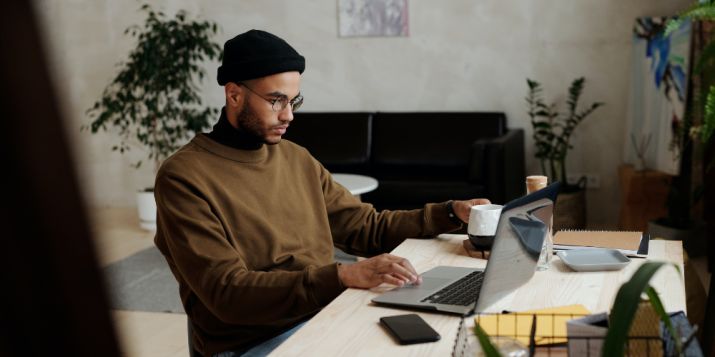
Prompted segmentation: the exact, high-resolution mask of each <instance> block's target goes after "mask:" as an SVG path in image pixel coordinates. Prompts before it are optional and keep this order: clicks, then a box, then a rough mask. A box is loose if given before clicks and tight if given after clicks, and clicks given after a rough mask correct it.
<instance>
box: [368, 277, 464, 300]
mask: <svg viewBox="0 0 715 357" xmlns="http://www.w3.org/2000/svg"><path fill="white" fill-rule="evenodd" d="M451 281H452V280H451V279H440V278H422V284H419V285H417V284H414V283H407V284H405V285H403V286H401V287H397V288H394V289H392V290H390V291H388V292H385V293H384V294H382V295H380V296H378V297H376V298H374V299H372V301H374V302H384V303H395V304H405V303H408V304H412V303H417V302H419V301H420V300H421V299H424V298H426V297H427V296H429V295H430V294H431V293H433V292H436V291H437V290H439V288H441V287H444V286H446V285H447V284H449V283H450V282H451Z"/></svg>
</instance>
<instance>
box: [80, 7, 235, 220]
mask: <svg viewBox="0 0 715 357" xmlns="http://www.w3.org/2000/svg"><path fill="white" fill-rule="evenodd" d="M141 10H143V11H145V12H146V13H147V19H146V21H145V23H144V26H143V27H141V26H138V25H134V26H131V27H129V28H127V29H126V31H124V34H125V35H126V34H131V36H133V37H137V39H138V42H137V44H136V47H134V49H133V50H132V51H131V52H130V53H129V58H128V59H127V60H126V62H124V63H122V64H120V71H119V73H118V74H117V76H116V77H115V78H114V79H113V80H112V81H111V82H110V83H109V85H107V87H106V88H105V89H104V92H103V94H102V97H101V99H99V100H98V101H97V102H96V103H94V106H93V107H91V108H89V109H88V110H87V114H88V116H89V117H90V118H91V119H92V122H91V123H90V124H88V125H83V126H82V130H91V131H92V133H93V134H94V133H97V132H98V131H99V129H104V131H107V126H108V125H111V126H114V127H116V128H115V130H116V131H114V132H115V133H118V134H119V136H120V138H121V142H120V144H119V145H116V146H114V147H112V150H114V151H119V152H120V153H124V152H125V151H128V150H129V149H130V147H131V146H136V147H139V148H142V149H144V150H146V151H148V159H149V160H150V161H152V163H153V165H154V174H156V171H157V170H158V169H159V165H160V164H161V161H162V160H163V159H165V158H167V157H168V156H169V155H171V154H172V153H173V152H174V151H176V150H177V149H179V148H180V147H181V146H182V145H183V144H184V140H185V139H190V138H191V137H192V136H193V135H194V133H197V132H201V131H202V130H203V129H206V128H209V122H208V120H209V118H214V117H216V116H217V115H218V109H216V108H210V107H203V106H202V101H201V97H200V96H199V94H198V87H197V85H196V84H195V83H194V80H195V79H198V80H199V81H201V80H202V79H203V77H204V76H205V75H206V71H205V70H204V69H203V68H201V67H200V66H199V65H198V63H199V62H200V61H203V60H204V57H206V58H208V59H210V60H213V59H214V58H216V59H218V60H219V61H220V60H221V57H222V56H223V51H222V50H221V46H220V45H218V44H217V43H214V42H212V41H211V37H212V36H214V35H215V34H216V28H217V26H216V23H215V22H211V21H200V22H199V21H190V20H188V19H187V14H186V12H185V11H183V10H181V11H179V12H177V14H176V16H175V17H174V18H173V19H171V18H167V17H166V15H164V13H162V12H155V11H153V10H152V8H151V7H150V6H149V5H143V6H142V7H141ZM197 77H198V78H197ZM141 164H142V161H141V160H140V161H139V162H137V163H136V164H132V167H134V168H139V167H140V166H141ZM138 208H139V217H140V219H141V220H142V227H143V228H145V229H156V222H155V221H156V203H155V201H154V189H153V187H150V188H146V189H143V190H140V192H139V194H138Z"/></svg>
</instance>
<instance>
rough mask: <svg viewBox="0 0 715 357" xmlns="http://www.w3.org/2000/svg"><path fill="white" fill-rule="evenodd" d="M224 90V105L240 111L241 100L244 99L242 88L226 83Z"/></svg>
mask: <svg viewBox="0 0 715 357" xmlns="http://www.w3.org/2000/svg"><path fill="white" fill-rule="evenodd" d="M224 90H225V91H226V105H227V106H230V107H233V108H235V109H240V108H241V107H242V106H243V100H244V98H245V96H244V91H243V87H241V86H239V85H238V84H236V83H233V82H228V83H226V86H225V87H224Z"/></svg>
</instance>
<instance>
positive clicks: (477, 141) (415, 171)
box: [283, 112, 526, 210]
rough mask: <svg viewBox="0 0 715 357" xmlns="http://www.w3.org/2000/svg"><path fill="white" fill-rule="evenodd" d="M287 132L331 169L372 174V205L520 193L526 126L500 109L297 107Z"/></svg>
mask: <svg viewBox="0 0 715 357" xmlns="http://www.w3.org/2000/svg"><path fill="white" fill-rule="evenodd" d="M294 116H295V119H294V120H293V121H292V122H291V124H290V127H289V128H288V130H287V132H286V134H285V135H284V136H283V138H284V139H287V140H290V141H293V142H295V143H297V144H298V145H301V146H303V147H305V148H306V149H308V151H309V152H310V153H311V154H312V155H313V157H315V158H316V159H317V160H318V161H319V162H320V163H322V164H323V166H325V168H327V169H328V170H329V171H330V172H333V173H354V174H361V175H367V176H371V177H374V178H376V179H377V180H378V182H379V187H378V188H377V189H376V190H375V191H373V192H370V193H366V194H363V195H362V200H363V201H364V202H368V203H371V204H373V205H374V206H375V208H376V209H377V210H382V209H390V210H395V209H413V208H420V207H423V206H424V204H426V203H429V202H443V201H447V200H450V199H457V200H462V199H471V198H488V199H489V200H491V201H492V202H493V203H498V204H504V203H506V202H508V201H510V200H513V199H515V198H517V197H520V196H522V195H524V193H525V191H526V189H525V184H524V181H525V163H524V131H523V130H522V129H508V128H507V121H506V116H505V115H504V114H503V113H480V112H472V113H469V112H466V113H456V112H434V113H427V112H423V113H381V112H378V113H305V112H296V113H294Z"/></svg>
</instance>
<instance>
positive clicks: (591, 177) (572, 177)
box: [566, 172, 601, 190]
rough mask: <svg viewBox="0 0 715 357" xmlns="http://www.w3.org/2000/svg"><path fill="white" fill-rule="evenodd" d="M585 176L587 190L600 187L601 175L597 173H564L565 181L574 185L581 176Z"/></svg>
mask: <svg viewBox="0 0 715 357" xmlns="http://www.w3.org/2000/svg"><path fill="white" fill-rule="evenodd" d="M584 176H586V188H587V189H589V190H597V189H600V188H601V175H599V174H582V173H579V172H572V173H569V174H567V175H566V183H568V184H569V185H576V184H578V181H579V180H581V177H584Z"/></svg>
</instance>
